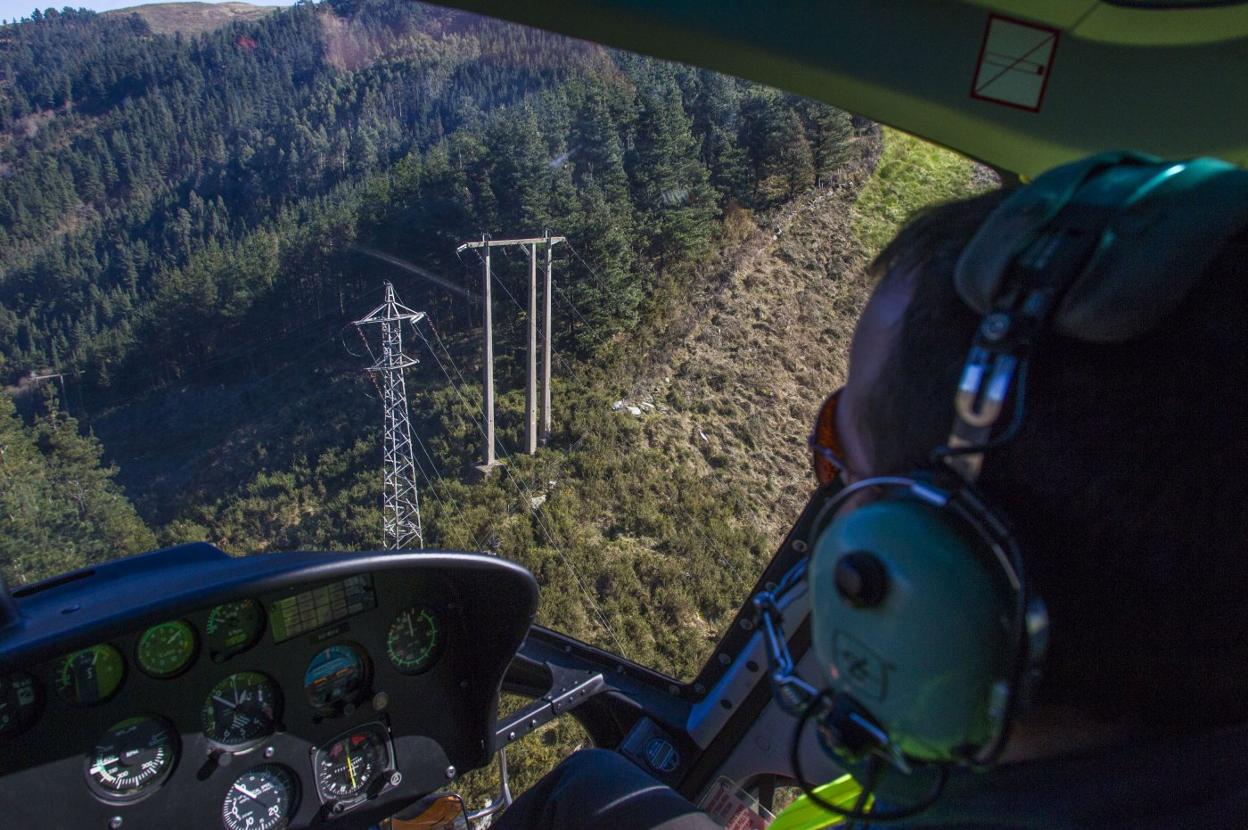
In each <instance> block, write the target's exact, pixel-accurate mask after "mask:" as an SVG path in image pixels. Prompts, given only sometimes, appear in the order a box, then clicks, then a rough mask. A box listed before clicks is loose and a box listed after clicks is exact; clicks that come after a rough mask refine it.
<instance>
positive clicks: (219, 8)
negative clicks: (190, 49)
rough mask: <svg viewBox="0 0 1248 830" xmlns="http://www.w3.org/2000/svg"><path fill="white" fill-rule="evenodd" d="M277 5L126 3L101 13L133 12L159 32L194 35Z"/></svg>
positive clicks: (261, 13)
mask: <svg viewBox="0 0 1248 830" xmlns="http://www.w3.org/2000/svg"><path fill="white" fill-rule="evenodd" d="M279 8H280V6H253V5H251V4H250V3H152V4H149V5H146V6H130V7H129V8H125V9H116V10H114V11H110V12H104V14H114V15H120V14H137V15H139V17H142V18H143V19H144V20H146V21H147V25H148V26H150V27H151V29H152V31H153V32H155V33H156V34H160V35H171V34H173V33H174V32H181V33H182V34H184V35H198V34H203V33H204V32H211V31H212V30H213V29H219V28H220V27H222V26H225V25H226V24H229V23H233V22H234V21H236V20H255V19H256V18H258V17H264V16H265V15H266V14H272V13H273V12H275V11H277V9H279Z"/></svg>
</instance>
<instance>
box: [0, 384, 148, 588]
mask: <svg viewBox="0 0 1248 830" xmlns="http://www.w3.org/2000/svg"><path fill="white" fill-rule="evenodd" d="M116 472H117V471H116V469H114V468H109V467H105V466H102V465H101V463H100V442H99V441H97V440H95V439H94V438H91V437H89V436H88V437H84V436H82V435H80V434H79V433H78V424H77V422H76V421H74V419H73V418H69V417H66V416H65V415H64V414H62V413H61V412H59V411H58V410H57V409H56V408H55V406H53V407H52V408H51V409H50V411H49V412H48V414H47V415H45V416H43V417H40V418H37V419H36V420H35V422H34V424H33V425H31V426H26V425H25V424H23V423H22V422H21V420H20V419H19V418H18V417H17V413H16V411H15V410H14V407H13V402H12V401H11V400H10V399H9V398H8V397H6V396H4V395H0V566H2V567H3V570H4V575H5V577H6V578H8V579H11V580H13V581H15V582H18V583H21V582H26V581H29V580H30V578H32V577H39V576H44V575H51V574H56V573H61V572H63V571H66V570H72V569H74V568H78V567H82V566H84V565H90V564H92V563H95V562H103V561H106V560H108V559H115V558H116V557H118V556H125V555H127V554H131V553H139V552H141V551H145V550H149V549H150V548H152V547H153V546H154V544H155V541H156V540H155V538H154V537H153V536H152V532H151V531H150V530H148V528H147V526H146V525H144V524H143V520H142V519H140V518H139V517H138V515H137V514H136V513H135V512H134V508H133V507H132V506H131V505H130V503H129V502H128V501H126V497H125V496H124V495H123V494H122V492H121V488H120V487H118V486H117V484H116V482H115V481H113V476H114V474H115V473H116Z"/></svg>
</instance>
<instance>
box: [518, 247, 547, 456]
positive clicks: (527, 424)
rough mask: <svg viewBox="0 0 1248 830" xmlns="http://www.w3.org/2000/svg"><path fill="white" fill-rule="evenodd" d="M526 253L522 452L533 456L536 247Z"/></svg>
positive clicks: (535, 377) (535, 429) (535, 371)
mask: <svg viewBox="0 0 1248 830" xmlns="http://www.w3.org/2000/svg"><path fill="white" fill-rule="evenodd" d="M547 250H548V251H549V250H550V249H549V248H547ZM528 251H529V376H528V385H527V386H526V387H525V392H524V415H525V420H524V451H525V452H527V453H528V454H529V455H533V454H534V453H535V452H537V246H536V245H529V246H528Z"/></svg>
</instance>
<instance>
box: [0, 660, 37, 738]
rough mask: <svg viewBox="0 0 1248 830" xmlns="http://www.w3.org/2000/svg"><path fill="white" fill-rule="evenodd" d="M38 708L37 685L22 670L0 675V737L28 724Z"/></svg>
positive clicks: (9, 734) (11, 733) (33, 679)
mask: <svg viewBox="0 0 1248 830" xmlns="http://www.w3.org/2000/svg"><path fill="white" fill-rule="evenodd" d="M38 710H39V685H38V683H37V682H36V681H35V678H33V677H31V676H30V675H29V674H27V673H26V672H24V671H15V672H13V673H12V674H3V675H0V738H7V737H9V736H11V735H16V734H18V733H19V732H21V731H22V730H23V729H25V728H26V727H27V726H30V724H31V721H33V720H34V719H35V714H36V713H37V712H38Z"/></svg>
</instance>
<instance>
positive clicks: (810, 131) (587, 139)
mask: <svg viewBox="0 0 1248 830" xmlns="http://www.w3.org/2000/svg"><path fill="white" fill-rule="evenodd" d="M177 11H178V13H179V14H181V15H183V16H184V17H185V14H183V13H184V12H186V10H177ZM186 14H189V12H186ZM149 19H152V18H151V15H148V16H147V18H145V17H140V16H137V15H126V14H116V13H110V14H107V15H95V14H92V13H90V12H85V11H69V10H65V11H61V12H53V11H49V12H46V13H41V14H38V15H36V16H35V17H34V19H31V20H26V21H23V22H21V23H19V24H16V25H9V26H4V27H0V386H8V387H9V388H11V389H17V388H19V387H20V388H21V389H22V390H24V392H23V396H24V397H23V401H24V403H23V407H22V409H23V412H24V413H25V417H24V418H19V417H18V415H17V414H16V413H15V411H14V408H13V405H12V404H11V403H10V402H9V400H8V399H7V397H5V396H3V395H0V569H2V570H3V573H4V575H5V577H6V578H7V579H9V580H11V581H13V582H17V583H21V582H27V581H31V580H35V579H39V578H42V577H46V576H50V575H53V574H56V573H60V572H62V571H65V570H67V569H70V568H73V567H78V566H81V565H85V564H89V563H92V562H97V561H100V560H102V559H107V558H112V557H116V556H122V555H126V554H128V553H132V552H135V551H137V550H141V549H146V548H148V547H151V546H153V545H155V544H171V543H175V542H180V541H190V540H207V541H210V542H213V543H214V544H217V545H220V546H221V547H223V548H224V549H226V550H227V551H229V552H231V553H235V554H240V555H241V554H252V553H263V552H267V551H275V550H297V549H314V548H323V549H339V550H351V549H367V548H375V547H378V546H379V545H380V544H381V541H382V540H381V532H380V531H381V516H380V462H381V447H380V426H381V406H380V403H379V402H378V400H377V393H376V391H375V389H374V387H373V385H372V384H371V383H370V381H369V378H368V376H367V375H366V374H365V373H364V372H363V369H364V367H365V366H367V365H368V364H369V363H371V357H370V353H369V350H370V348H373V349H375V348H376V346H375V343H374V344H370V343H368V342H361V340H360V338H359V336H358V335H357V334H356V333H355V332H354V331H353V328H352V327H351V325H350V322H351V321H352V320H354V319H357V318H358V317H360V316H362V315H363V314H365V313H367V312H368V311H369V310H370V309H371V308H373V307H374V306H375V305H376V304H377V302H378V301H379V297H380V292H381V288H382V281H383V280H391V281H393V282H394V284H395V285H396V287H397V289H398V291H399V293H400V295H401V297H402V299H403V301H404V302H405V303H406V304H407V305H409V306H411V307H413V308H416V309H419V310H422V311H425V312H427V313H428V320H427V321H426V322H422V323H421V324H420V325H419V326H418V327H416V328H411V329H405V330H404V337H405V338H406V343H407V351H408V353H409V354H410V355H412V356H413V357H415V358H417V359H419V360H420V365H419V366H416V367H414V368H413V369H411V370H409V372H408V378H407V380H408V391H409V396H410V398H411V411H412V423H413V429H414V435H415V437H416V438H417V439H418V445H419V450H418V452H417V463H418V466H419V468H420V475H421V480H420V484H421V499H422V503H421V507H422V513H423V520H424V529H425V542H426V544H427V545H428V546H441V547H448V548H456V549H471V550H486V551H490V552H493V553H498V554H500V555H503V556H507V557H510V558H513V559H516V560H518V561H520V562H521V563H523V564H524V565H526V566H527V567H529V568H530V569H531V570H532V571H533V572H534V574H535V575H536V576H537V578H538V580H539V582H540V583H541V584H542V586H543V595H542V596H543V599H542V605H541V608H540V611H539V615H540V621H541V622H543V623H546V624H549V625H552V626H554V627H556V628H559V629H560V630H563V631H566V632H568V633H570V634H572V635H574V636H577V637H580V638H583V639H585V640H587V641H590V642H593V643H595V644H598V645H601V646H603V647H605V648H608V649H611V650H612V651H615V652H618V653H620V654H623V655H624V656H626V657H628V658H631V659H634V660H636V661H638V662H641V663H644V664H646V665H649V666H652V667H655V668H657V669H660V670H662V671H666V672H670V673H671V674H673V675H675V676H678V677H685V678H688V677H692V676H693V675H694V673H695V672H696V670H697V668H698V667H699V666H700V665H701V663H702V662H703V661H704V660H705V659H706V658H707V656H708V655H709V653H710V651H711V650H712V649H713V647H714V643H715V641H716V640H717V639H718V636H719V635H720V633H721V632H722V629H723V627H724V625H726V624H727V621H728V620H730V619H731V616H732V614H733V613H734V612H735V610H736V609H737V607H739V605H740V603H741V602H743V601H744V600H745V598H746V592H747V591H748V589H749V586H750V585H751V584H752V583H753V581H754V579H756V578H757V575H758V573H759V570H760V568H761V566H762V564H763V563H764V562H765V561H766V560H767V559H768V558H769V557H770V555H771V553H772V551H773V549H774V547H775V545H776V543H777V541H778V537H779V534H781V533H782V532H783V530H784V528H785V527H786V525H787V522H789V521H791V519H792V518H793V515H794V514H795V512H796V510H797V509H798V507H799V506H800V504H801V501H802V500H803V498H804V494H805V492H806V491H805V488H806V486H808V485H807V478H806V477H807V472H806V467H805V459H804V449H803V447H804V435H805V428H806V425H807V423H808V421H809V418H810V416H811V415H812V414H813V412H814V408H815V407H816V406H817V405H818V403H819V401H820V400H821V399H822V397H823V395H825V394H826V393H827V391H829V390H830V389H831V388H832V387H834V386H835V384H836V383H838V382H840V380H842V373H843V367H844V357H845V355H844V349H845V344H846V342H847V337H848V333H849V330H850V329H851V328H852V324H853V321H854V319H855V318H856V315H857V313H858V310H859V307H860V304H861V302H862V300H863V298H864V297H865V295H866V292H867V286H866V284H865V282H864V281H863V279H862V277H861V275H860V271H861V265H862V264H863V263H864V262H865V260H866V258H867V257H868V256H869V255H870V253H871V252H872V250H874V249H875V248H876V247H878V245H879V244H880V243H881V242H882V241H883V240H884V239H886V238H887V236H888V235H889V234H890V233H891V232H892V230H893V229H894V228H895V227H896V225H897V223H898V222H899V221H901V220H902V219H903V218H904V217H905V216H906V215H907V214H908V213H909V212H910V211H911V210H912V209H914V208H916V207H918V206H919V205H921V204H923V203H925V202H927V201H930V200H933V199H939V198H948V197H952V196H956V195H959V194H962V193H965V192H968V191H969V190H971V189H973V188H975V187H977V186H982V183H980V184H976V183H975V182H973V181H972V178H971V175H970V174H971V167H970V165H969V164H968V163H966V162H965V160H962V159H959V158H956V157H954V156H952V155H951V154H947V153H943V152H938V151H935V150H934V149H933V148H929V147H926V146H925V145H921V144H919V143H917V142H914V141H913V140H911V139H908V138H907V137H905V136H901V135H899V134H896V133H885V135H884V136H883V143H882V141H881V135H880V131H879V129H878V128H877V127H876V126H875V125H872V124H868V123H865V122H859V121H855V120H854V119H852V118H851V117H850V116H849V115H848V114H846V113H843V112H840V111H838V110H836V109H833V108H831V107H827V106H823V105H820V104H816V103H813V102H810V101H807V100H803V99H798V98H795V97H793V96H789V95H786V94H782V93H779V92H777V91H775V90H770V89H766V88H762V87H758V86H756V85H752V84H749V83H746V82H743V81H740V80H736V79H732V78H727V77H724V76H720V75H716V74H714V73H710V72H705V71H702V70H698V69H694V68H689V67H683V66H677V65H671V64H664V63H660V62H656V61H652V60H648V59H644V58H640V57H637V56H634V55H629V54H624V53H619V52H615V51H611V50H607V49H603V48H600V47H597V46H594V45H592V44H585V43H579V42H575V41H570V40H568V39H565V38H560V37H556V36H553V35H547V34H544V33H541V32H537V31H534V30H530V29H524V28H520V27H516V26H511V25H507V24H502V23H496V22H493V21H489V20H485V19H482V18H477V17H474V16H471V15H466V14H462V13H458V12H452V11H447V10H445V9H440V8H435V7H427V6H422V5H420V4H417V3H410V2H405V0H328V1H327V2H324V3H320V4H316V5H312V4H301V5H297V6H295V7H293V8H289V9H283V10H279V11H276V12H273V13H271V14H266V15H263V16H261V17H259V18H257V19H246V20H241V21H239V22H235V23H230V24H228V25H225V26H222V27H220V28H215V29H212V28H210V27H208V26H205V27H204V28H205V29H208V30H207V31H203V32H201V33H199V34H195V35H189V36H188V35H185V34H182V33H179V32H176V31H175V32H173V33H168V32H165V31H160V32H157V31H153V30H152V28H151V25H150V23H149V22H148V20H149ZM546 229H549V230H550V231H551V232H553V233H556V234H560V235H563V236H566V237H567V238H568V244H567V245H566V246H562V245H561V246H559V247H558V248H557V249H556V252H557V256H556V262H555V281H556V291H555V296H554V298H553V302H554V314H555V344H554V347H555V367H554V368H555V383H554V435H553V436H552V440H551V444H550V446H548V447H545V448H543V449H541V450H539V452H538V453H537V455H535V456H532V457H529V456H525V455H521V454H519V453H518V452H517V450H518V448H519V446H520V438H521V436H522V434H523V392H522V387H523V365H524V362H523V361H524V351H523V344H524V328H525V325H526V322H527V321H526V319H525V314H526V312H525V307H527V298H526V296H525V292H526V290H527V288H526V286H527V280H526V277H527V273H526V271H527V268H526V265H527V263H526V262H525V260H524V257H523V256H522V255H521V254H520V253H519V252H517V251H511V252H507V251H505V250H502V251H498V252H496V254H495V257H494V270H495V278H496V285H495V298H494V299H495V303H494V315H495V317H494V319H495V333H496V341H497V345H496V356H497V366H496V377H497V386H498V395H499V397H498V407H499V414H498V439H499V441H498V443H499V446H498V450H499V454H500V457H502V458H503V459H504V461H505V463H504V465H503V467H502V469H501V470H500V471H498V472H496V473H495V474H494V475H493V476H491V477H488V478H486V479H484V480H480V479H479V478H478V477H476V476H474V475H473V474H472V465H473V464H474V462H476V461H478V460H479V459H480V457H481V454H482V446H481V441H482V438H481V428H480V421H479V419H480V401H481V392H480V386H479V381H478V378H479V372H480V369H481V365H480V358H479V349H478V338H479V333H480V325H481V320H480V314H481V309H480V296H479V281H480V270H479V263H478V261H477V259H476V258H475V257H474V256H473V255H472V254H471V252H469V253H467V254H465V256H464V258H463V259H462V260H461V259H460V258H458V257H457V256H456V255H455V253H454V251H455V248H456V246H457V245H458V244H459V243H460V242H462V241H465V240H468V239H479V238H480V237H481V235H482V234H483V233H485V234H491V235H493V236H494V237H511V236H525V235H537V234H541V233H542V232H544V231H545V230H546ZM366 251H382V252H384V253H385V254H386V255H388V256H390V257H392V258H397V259H399V260H402V261H405V262H408V263H411V264H414V265H415V266H416V268H417V270H416V271H413V270H411V269H402V268H396V267H394V266H393V265H388V264H385V263H383V262H381V261H379V260H377V259H375V258H373V257H371V256H369V255H367V254H366V253H365V252H366ZM421 274H425V275H431V276H432V277H434V278H436V279H432V280H431V279H428V278H426V277H425V276H421ZM448 284H449V285H454V286H460V287H462V288H461V290H455V291H451V290H447V289H446V288H445V287H444V286H445V285H448ZM31 372H36V373H39V374H49V373H59V374H61V375H63V378H62V379H61V380H63V383H64V386H63V388H64V390H65V392H66V394H65V396H64V398H65V399H64V400H59V399H58V396H57V395H56V394H55V390H57V389H59V388H62V387H61V386H60V385H59V384H58V385H57V386H51V385H50V384H44V385H43V386H38V385H37V384H36V383H35V382H34V381H31V380H29V379H28V378H27V376H28V375H29V374H30V373H31ZM30 390H34V391H33V392H32V391H30ZM45 393H46V395H47V396H48V397H47V399H46V400H45V398H44V395H45ZM635 413H637V414H635ZM70 416H72V417H70ZM574 741H575V738H574V735H573V729H572V726H571V725H570V724H568V723H561V724H557V725H555V726H554V727H552V729H551V730H548V731H547V732H545V737H543V738H541V739H535V740H532V741H530V742H529V743H530V744H531V746H528V747H524V748H523V749H522V754H521V757H519V758H518V759H513V760H514V761H516V766H515V767H513V770H515V771H516V772H517V775H518V780H519V782H520V784H521V785H523V783H524V781H525V780H526V779H528V778H531V777H532V776H533V775H536V774H537V773H539V772H540V771H542V770H543V769H545V768H548V766H549V763H550V762H551V759H552V757H553V756H554V755H557V754H559V753H561V752H564V751H566V749H567V748H568V745H569V744H570V743H571V742H574ZM524 754H527V755H528V756H529V759H528V761H527V762H526V761H525V758H524Z"/></svg>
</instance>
